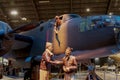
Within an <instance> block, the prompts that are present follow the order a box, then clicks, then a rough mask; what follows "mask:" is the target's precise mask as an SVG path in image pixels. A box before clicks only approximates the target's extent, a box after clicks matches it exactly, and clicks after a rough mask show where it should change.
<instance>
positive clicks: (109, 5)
mask: <svg viewBox="0 0 120 80" xmlns="http://www.w3.org/2000/svg"><path fill="white" fill-rule="evenodd" d="M111 4H112V0H108V4H107V8H106V12H105V14H108V13H109V10H110V7H111Z"/></svg>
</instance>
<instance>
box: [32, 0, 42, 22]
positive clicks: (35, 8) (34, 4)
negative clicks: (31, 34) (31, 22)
mask: <svg viewBox="0 0 120 80" xmlns="http://www.w3.org/2000/svg"><path fill="white" fill-rule="evenodd" d="M31 1H32V4H33V7H34V11H35V13H36V19H37V21H40V17H39V12H38V8H37V4H36V3H35V0H31Z"/></svg>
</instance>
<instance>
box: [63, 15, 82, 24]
mask: <svg viewBox="0 0 120 80" xmlns="http://www.w3.org/2000/svg"><path fill="white" fill-rule="evenodd" d="M73 18H80V16H79V15H77V14H64V15H62V22H65V21H68V20H71V19H73Z"/></svg>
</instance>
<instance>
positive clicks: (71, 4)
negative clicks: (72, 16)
mask: <svg viewBox="0 0 120 80" xmlns="http://www.w3.org/2000/svg"><path fill="white" fill-rule="evenodd" d="M72 8H73V0H70V13H72Z"/></svg>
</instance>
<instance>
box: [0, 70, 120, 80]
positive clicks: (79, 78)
mask: <svg viewBox="0 0 120 80" xmlns="http://www.w3.org/2000/svg"><path fill="white" fill-rule="evenodd" d="M96 73H97V74H98V75H99V76H100V77H101V78H102V79H103V80H120V74H117V75H116V74H115V73H114V72H108V71H107V72H104V71H96ZM87 75H88V73H87V72H78V73H76V74H75V78H76V79H75V80H85V78H86V76H87ZM0 80H23V78H20V77H12V76H4V77H3V79H0ZM51 80H63V79H56V78H53V79H51Z"/></svg>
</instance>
